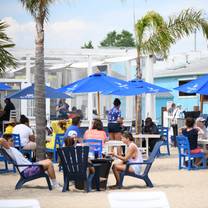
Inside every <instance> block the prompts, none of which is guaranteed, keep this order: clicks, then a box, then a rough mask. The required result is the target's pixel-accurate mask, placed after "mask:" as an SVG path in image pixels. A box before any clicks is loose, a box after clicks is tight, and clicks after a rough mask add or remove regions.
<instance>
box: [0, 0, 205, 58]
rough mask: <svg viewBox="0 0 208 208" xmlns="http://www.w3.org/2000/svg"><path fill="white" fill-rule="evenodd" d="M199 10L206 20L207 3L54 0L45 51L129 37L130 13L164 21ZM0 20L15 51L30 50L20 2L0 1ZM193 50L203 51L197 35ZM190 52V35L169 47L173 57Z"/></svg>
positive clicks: (27, 18) (30, 28)
mask: <svg viewBox="0 0 208 208" xmlns="http://www.w3.org/2000/svg"><path fill="white" fill-rule="evenodd" d="M187 8H194V9H198V10H199V9H200V10H201V9H202V10H203V11H204V12H205V13H206V17H207V18H208V2H207V0H174V1H171V0H57V1H56V3H54V4H53V5H52V6H50V8H49V12H50V15H49V20H48V22H47V23H46V24H45V47H46V48H49V49H78V48H80V47H81V46H83V45H84V43H85V42H88V41H89V40H91V41H92V43H93V46H94V47H97V46H98V45H99V43H100V42H101V41H102V40H103V39H104V38H105V36H106V34H107V33H109V32H111V31H113V30H116V31H117V32H121V31H122V30H123V29H124V30H128V31H130V32H132V33H133V24H134V15H133V14H134V12H135V19H136V20H138V19H139V18H141V17H142V16H143V15H145V14H146V12H148V11H151V10H154V11H156V12H159V13H160V14H161V15H162V16H163V17H164V18H167V17H168V16H172V15H175V14H178V13H179V12H180V11H181V10H182V9H187ZM0 19H1V20H4V21H6V22H7V23H8V24H9V25H10V27H9V28H8V29H7V34H8V35H9V37H11V38H12V40H13V42H14V43H15V44H16V47H17V48H28V49H30V48H34V39H35V37H34V34H35V23H34V20H33V18H32V17H31V15H30V13H29V12H28V11H26V10H25V9H24V8H23V7H22V5H21V2H20V0H0ZM196 37H197V42H196V44H197V50H206V49H207V45H208V44H207V43H208V42H207V41H206V40H205V38H204V37H203V34H202V32H201V31H199V32H197V34H196ZM193 50H194V35H191V36H190V37H189V38H186V39H183V40H180V41H178V42H177V44H175V45H174V46H173V47H171V50H170V53H171V54H177V53H183V52H189V51H193Z"/></svg>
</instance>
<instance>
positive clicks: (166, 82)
mask: <svg viewBox="0 0 208 208" xmlns="http://www.w3.org/2000/svg"><path fill="white" fill-rule="evenodd" d="M191 77H192V76H178V77H165V78H156V79H155V80H154V82H155V84H157V85H159V86H161V87H165V88H168V89H171V90H172V89H173V88H175V87H178V80H179V79H184V80H185V79H187V78H191ZM171 94H172V95H173V97H174V98H173V102H174V103H176V104H181V105H182V108H183V110H185V111H192V110H193V107H194V106H200V96H199V95H196V96H190V97H189V96H179V91H177V90H172V92H171ZM156 102H159V101H156ZM203 113H205V114H207V113H208V104H206V103H205V104H204V108H203Z"/></svg>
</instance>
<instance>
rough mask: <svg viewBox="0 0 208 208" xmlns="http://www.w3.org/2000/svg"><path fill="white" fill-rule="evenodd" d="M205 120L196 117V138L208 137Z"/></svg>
mask: <svg viewBox="0 0 208 208" xmlns="http://www.w3.org/2000/svg"><path fill="white" fill-rule="evenodd" d="M205 121H206V119H204V118H203V117H198V118H197V119H196V129H197V130H198V139H208V130H207V128H206V126H205Z"/></svg>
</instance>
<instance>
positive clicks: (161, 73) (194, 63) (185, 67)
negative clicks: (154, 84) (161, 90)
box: [154, 56, 208, 78]
mask: <svg viewBox="0 0 208 208" xmlns="http://www.w3.org/2000/svg"><path fill="white" fill-rule="evenodd" d="M178 59H179V58H178ZM176 60H177V58H176ZM165 63H166V65H164V66H165V67H164V66H163V67H158V66H157V67H154V68H155V70H154V78H162V77H176V76H187V75H203V74H207V73H208V56H205V57H198V58H195V59H193V60H191V59H187V58H186V59H184V60H182V59H180V60H178V62H177V63H176V62H173V61H172V64H171V63H170V62H168V61H166V62H165Z"/></svg>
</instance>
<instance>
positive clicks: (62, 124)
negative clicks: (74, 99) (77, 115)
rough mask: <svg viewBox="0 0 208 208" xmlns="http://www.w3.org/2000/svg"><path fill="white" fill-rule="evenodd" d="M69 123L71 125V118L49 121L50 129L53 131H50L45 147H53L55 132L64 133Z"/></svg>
mask: <svg viewBox="0 0 208 208" xmlns="http://www.w3.org/2000/svg"><path fill="white" fill-rule="evenodd" d="M70 125H71V119H69V120H59V121H52V122H51V127H52V130H53V133H52V136H51V138H50V142H47V143H46V148H48V149H53V148H54V143H55V138H56V134H64V133H65V131H66V129H67V128H68V126H70Z"/></svg>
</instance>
